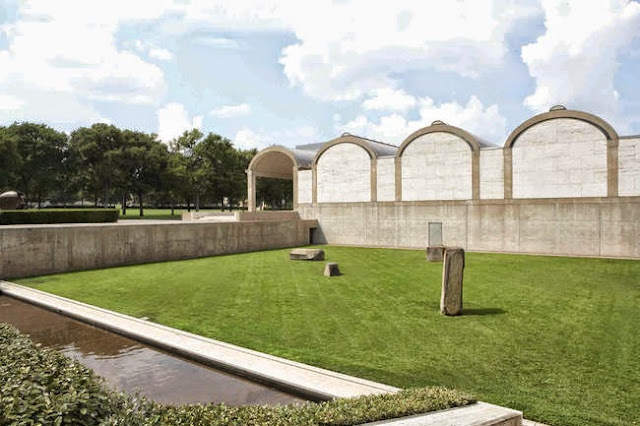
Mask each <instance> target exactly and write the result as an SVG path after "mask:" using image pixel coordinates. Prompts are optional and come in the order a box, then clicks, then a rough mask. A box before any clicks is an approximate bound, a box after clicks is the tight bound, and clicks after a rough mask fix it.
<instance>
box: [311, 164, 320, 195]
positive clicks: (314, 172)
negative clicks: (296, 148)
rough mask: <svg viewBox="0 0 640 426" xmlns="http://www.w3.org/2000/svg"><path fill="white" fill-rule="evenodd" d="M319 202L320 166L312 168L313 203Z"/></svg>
mask: <svg viewBox="0 0 640 426" xmlns="http://www.w3.org/2000/svg"><path fill="white" fill-rule="evenodd" d="M317 202H318V166H317V165H316V164H314V165H313V166H311V203H313V204H316V203H317Z"/></svg>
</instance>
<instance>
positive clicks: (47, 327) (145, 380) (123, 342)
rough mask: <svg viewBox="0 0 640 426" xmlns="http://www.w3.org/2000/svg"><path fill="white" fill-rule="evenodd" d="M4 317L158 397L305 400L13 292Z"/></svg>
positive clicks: (3, 299) (1, 302)
mask: <svg viewBox="0 0 640 426" xmlns="http://www.w3.org/2000/svg"><path fill="white" fill-rule="evenodd" d="M0 322H6V323H9V324H12V325H14V326H15V327H16V328H18V329H19V330H20V331H21V332H22V333H25V334H29V335H30V337H31V339H32V340H33V341H35V342H37V343H41V344H42V345H44V346H48V347H51V348H54V349H56V350H58V351H60V352H62V353H64V354H65V355H67V356H69V357H72V358H75V359H77V360H79V361H80V362H82V363H83V364H84V365H86V366H87V367H89V368H91V369H92V370H93V371H95V372H96V374H98V375H100V376H102V377H104V378H105V380H106V382H107V384H108V385H110V386H112V387H114V388H116V389H118V390H123V391H126V392H130V393H133V392H139V393H140V394H142V395H145V396H147V397H149V398H151V399H153V400H155V401H157V402H162V403H166V404H186V403H198V402H201V403H207V402H224V403H226V404H229V405H245V404H289V403H293V402H303V401H304V400H303V399H301V398H298V397H296V396H294V395H290V394H287V393H284V392H281V391H279V390H277V389H272V388H269V387H267V386H264V385H261V384H258V383H254V382H252V381H249V380H246V379H243V378H241V377H238V376H234V375H232V374H228V373H226V372H222V371H219V370H215V369H212V368H209V367H206V366H203V365H201V364H197V363H193V362H191V361H188V360H186V359H184V358H180V357H177V356H174V355H171V354H168V353H166V352H163V351H161V350H158V349H155V348H152V347H149V346H146V345H144V344H142V343H139V342H137V341H135V340H131V339H128V338H126V337H123V336H120V335H118V334H115V333H111V332H109V331H106V330H103V329H100V328H96V327H93V326H91V325H88V324H85V323H83V322H81V321H77V320H74V319H72V318H69V317H66V316H64V315H60V314H57V313H55V312H51V311H48V310H46V309H43V308H39V307H37V306H34V305H31V304H29V303H25V302H22V301H20V300H17V299H13V298H11V297H8V296H2V295H0Z"/></svg>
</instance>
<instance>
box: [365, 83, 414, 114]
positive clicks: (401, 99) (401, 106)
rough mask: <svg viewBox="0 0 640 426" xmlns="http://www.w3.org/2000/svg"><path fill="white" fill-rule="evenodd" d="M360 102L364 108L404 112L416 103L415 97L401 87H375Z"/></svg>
mask: <svg viewBox="0 0 640 426" xmlns="http://www.w3.org/2000/svg"><path fill="white" fill-rule="evenodd" d="M370 95H371V97H370V98H369V99H367V100H365V101H364V102H363V103H362V107H363V108H364V109H366V110H379V111H399V112H406V111H408V110H410V109H411V108H413V107H414V106H415V105H416V98H415V97H413V96H411V95H409V94H408V93H407V92H405V91H404V90H402V89H391V88H385V89H377V90H373V91H372V92H371V93H370Z"/></svg>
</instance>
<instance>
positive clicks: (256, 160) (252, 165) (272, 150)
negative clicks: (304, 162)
mask: <svg viewBox="0 0 640 426" xmlns="http://www.w3.org/2000/svg"><path fill="white" fill-rule="evenodd" d="M273 153H280V154H284V155H286V156H287V157H289V159H290V160H291V162H292V163H293V167H299V166H300V162H299V161H298V159H297V158H296V156H295V155H294V153H293V151H291V150H290V149H287V148H285V147H284V146H277V145H276V146H270V147H268V148H265V149H263V150H261V151H259V152H258V153H257V154H256V155H255V156H254V157H253V158H252V159H251V162H250V163H249V167H247V169H248V170H251V171H255V170H256V169H257V165H258V163H260V161H264V159H265V157H267V156H268V155H270V154H273Z"/></svg>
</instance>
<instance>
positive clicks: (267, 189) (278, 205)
mask: <svg viewBox="0 0 640 426" xmlns="http://www.w3.org/2000/svg"><path fill="white" fill-rule="evenodd" d="M297 167H298V161H297V159H296V158H295V156H294V155H293V153H292V152H291V151H290V150H288V149H287V148H284V147H279V146H273V147H269V148H267V149H264V150H262V151H260V152H259V153H257V154H256V156H255V157H253V160H251V163H250V164H249V168H248V169H247V199H248V201H249V211H256V209H257V208H258V207H260V208H264V207H267V208H271V209H274V210H290V209H293V208H294V203H295V197H294V194H295V189H296V188H295V183H296V182H295V174H294V170H296V168H297ZM258 202H260V205H258Z"/></svg>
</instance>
